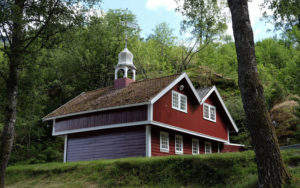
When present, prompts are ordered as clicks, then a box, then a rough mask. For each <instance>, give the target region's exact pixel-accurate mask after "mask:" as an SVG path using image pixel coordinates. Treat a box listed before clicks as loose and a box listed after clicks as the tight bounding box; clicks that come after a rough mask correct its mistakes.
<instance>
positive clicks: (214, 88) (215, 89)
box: [201, 86, 239, 132]
mask: <svg viewBox="0 0 300 188" xmlns="http://www.w3.org/2000/svg"><path fill="white" fill-rule="evenodd" d="M213 91H215V92H216V94H217V97H218V99H219V101H220V102H221V104H222V107H223V108H224V110H225V112H226V114H227V116H228V118H229V120H230V123H231V124H232V126H233V128H234V130H235V131H236V132H239V129H238V128H237V126H236V124H235V122H234V120H233V119H232V117H231V115H230V113H229V111H228V109H227V108H226V106H225V104H224V101H223V99H222V97H221V95H220V93H219V92H218V90H217V88H216V86H213V87H212V89H211V90H210V91H209V92H208V93H207V94H206V95H205V97H203V99H202V100H201V105H202V104H203V103H204V101H205V100H206V99H207V98H208V97H209V96H210V94H212V92H213Z"/></svg>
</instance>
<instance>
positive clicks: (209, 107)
mask: <svg viewBox="0 0 300 188" xmlns="http://www.w3.org/2000/svg"><path fill="white" fill-rule="evenodd" d="M205 106H208V116H209V118H207V117H205V116H204V107H205ZM211 108H213V109H214V110H215V119H214V120H213V119H211V113H210V109H211ZM203 119H205V120H208V121H212V122H217V110H216V107H215V106H213V105H210V104H207V103H203Z"/></svg>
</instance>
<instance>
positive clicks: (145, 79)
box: [132, 73, 180, 84]
mask: <svg viewBox="0 0 300 188" xmlns="http://www.w3.org/2000/svg"><path fill="white" fill-rule="evenodd" d="M176 75H177V76H179V75H180V74H179V73H176V74H171V75H167V76H162V77H156V78H149V79H144V80H138V81H135V82H132V84H134V83H140V82H146V81H151V80H156V79H162V78H167V77H172V76H176Z"/></svg>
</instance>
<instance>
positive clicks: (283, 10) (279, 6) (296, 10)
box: [262, 0, 300, 30]
mask: <svg viewBox="0 0 300 188" xmlns="http://www.w3.org/2000/svg"><path fill="white" fill-rule="evenodd" d="M262 6H263V7H264V8H267V9H269V10H272V15H268V13H267V11H265V12H264V17H265V18H269V19H272V20H273V21H274V22H275V27H276V28H277V29H279V28H282V27H283V28H284V29H286V30H289V29H291V28H292V27H293V26H297V27H298V28H299V29H300V1H299V0H264V3H263V4H262Z"/></svg>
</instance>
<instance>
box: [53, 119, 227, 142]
mask: <svg viewBox="0 0 300 188" xmlns="http://www.w3.org/2000/svg"><path fill="white" fill-rule="evenodd" d="M149 124H150V125H156V126H159V127H163V128H168V129H171V130H175V131H178V132H182V133H187V134H190V135H194V136H199V137H202V138H207V139H210V140H215V141H219V142H226V143H228V141H227V140H223V139H221V138H216V137H213V136H209V135H206V134H202V133H198V132H194V131H190V130H187V129H183V128H180V127H176V126H173V125H169V124H164V123H160V122H157V121H138V122H131V123H120V124H112V125H104V126H96V127H89V128H82V129H75V130H68V131H61V132H56V133H52V136H59V135H65V134H72V133H79V132H87V131H95V130H102V129H111V128H119V127H130V126H137V125H149Z"/></svg>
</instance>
